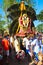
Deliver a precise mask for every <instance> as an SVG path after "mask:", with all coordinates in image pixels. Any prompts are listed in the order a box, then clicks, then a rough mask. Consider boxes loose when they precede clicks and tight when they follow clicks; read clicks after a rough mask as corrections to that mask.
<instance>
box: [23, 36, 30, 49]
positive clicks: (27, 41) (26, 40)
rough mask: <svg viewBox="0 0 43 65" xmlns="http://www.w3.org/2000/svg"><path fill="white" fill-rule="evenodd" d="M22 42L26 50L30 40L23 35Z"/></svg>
mask: <svg viewBox="0 0 43 65" xmlns="http://www.w3.org/2000/svg"><path fill="white" fill-rule="evenodd" d="M23 42H24V45H25V46H26V49H27V50H28V49H29V45H30V41H29V40H28V39H27V38H26V37H25V38H24V39H23Z"/></svg>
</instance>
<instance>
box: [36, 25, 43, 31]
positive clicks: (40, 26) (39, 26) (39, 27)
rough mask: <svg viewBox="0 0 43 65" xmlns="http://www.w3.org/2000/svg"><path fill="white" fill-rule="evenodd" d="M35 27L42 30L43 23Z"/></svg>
mask: <svg viewBox="0 0 43 65" xmlns="http://www.w3.org/2000/svg"><path fill="white" fill-rule="evenodd" d="M36 29H37V30H38V31H39V32H43V24H39V25H38V26H37V27H36Z"/></svg>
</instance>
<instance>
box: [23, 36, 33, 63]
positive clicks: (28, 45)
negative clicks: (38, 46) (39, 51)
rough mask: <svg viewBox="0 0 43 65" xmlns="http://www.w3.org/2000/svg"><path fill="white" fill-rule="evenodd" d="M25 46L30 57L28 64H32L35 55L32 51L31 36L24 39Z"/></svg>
mask: <svg viewBox="0 0 43 65" xmlns="http://www.w3.org/2000/svg"><path fill="white" fill-rule="evenodd" d="M23 45H24V47H25V48H26V54H27V55H28V62H29V63H30V62H31V61H32V57H33V53H32V49H31V42H30V37H29V36H27V37H25V38H24V39H23Z"/></svg>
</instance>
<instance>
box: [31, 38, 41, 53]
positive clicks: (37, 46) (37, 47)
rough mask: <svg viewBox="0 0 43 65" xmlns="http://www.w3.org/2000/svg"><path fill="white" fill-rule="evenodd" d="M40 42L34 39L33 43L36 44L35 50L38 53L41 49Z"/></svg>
mask: <svg viewBox="0 0 43 65" xmlns="http://www.w3.org/2000/svg"><path fill="white" fill-rule="evenodd" d="M38 44H39V43H38V40H37V39H35V40H33V42H32V43H31V45H35V46H34V49H33V51H34V52H36V53H38V52H39V51H40V47H39V45H38Z"/></svg>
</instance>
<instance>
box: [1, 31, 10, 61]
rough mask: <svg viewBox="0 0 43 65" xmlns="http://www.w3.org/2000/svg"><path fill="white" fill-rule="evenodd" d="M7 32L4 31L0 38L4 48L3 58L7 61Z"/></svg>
mask: <svg viewBox="0 0 43 65" xmlns="http://www.w3.org/2000/svg"><path fill="white" fill-rule="evenodd" d="M7 35H8V33H7V32H4V38H3V39H2V45H3V49H4V58H6V59H5V61H6V62H8V59H9V41H8V39H7Z"/></svg>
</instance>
